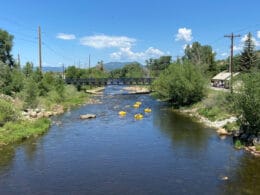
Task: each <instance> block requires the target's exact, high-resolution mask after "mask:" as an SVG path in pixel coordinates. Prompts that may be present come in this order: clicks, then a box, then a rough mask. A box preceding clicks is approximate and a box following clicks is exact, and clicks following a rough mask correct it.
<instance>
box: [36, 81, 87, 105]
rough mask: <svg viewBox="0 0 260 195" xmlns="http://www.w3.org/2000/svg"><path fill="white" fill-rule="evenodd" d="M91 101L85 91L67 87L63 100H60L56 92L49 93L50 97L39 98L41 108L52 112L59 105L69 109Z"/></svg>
mask: <svg viewBox="0 0 260 195" xmlns="http://www.w3.org/2000/svg"><path fill="white" fill-rule="evenodd" d="M88 99H89V95H88V94H86V93H85V92H84V91H77V89H76V88H75V87H74V86H70V85H66V86H65V90H64V96H63V98H60V97H59V96H58V94H57V92H55V91H51V92H49V94H48V96H46V97H40V98H39V102H40V103H39V105H40V107H43V108H46V109H47V110H52V108H53V107H55V106H56V105H57V104H58V105H61V106H63V107H64V109H65V110H66V109H68V108H70V107H75V106H77V105H80V104H83V103H85V102H86V101H87V100H88Z"/></svg>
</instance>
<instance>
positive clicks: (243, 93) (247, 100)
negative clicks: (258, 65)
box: [235, 72, 260, 134]
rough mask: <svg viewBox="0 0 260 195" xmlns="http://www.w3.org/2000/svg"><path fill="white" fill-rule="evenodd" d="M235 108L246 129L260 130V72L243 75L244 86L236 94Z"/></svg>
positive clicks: (254, 131)
mask: <svg viewBox="0 0 260 195" xmlns="http://www.w3.org/2000/svg"><path fill="white" fill-rule="evenodd" d="M235 108H236V111H237V114H238V117H239V124H240V125H241V127H242V129H243V130H244V131H246V132H247V133H250V134H257V133H258V132H260V72H254V73H248V74H245V75H243V86H242V87H241V89H240V90H239V93H237V94H235Z"/></svg>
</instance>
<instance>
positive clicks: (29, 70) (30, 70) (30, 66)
mask: <svg viewBox="0 0 260 195" xmlns="http://www.w3.org/2000/svg"><path fill="white" fill-rule="evenodd" d="M22 71H23V74H24V75H25V76H26V77H30V76H32V74H33V63H32V62H26V64H25V66H24V67H23V70H22Z"/></svg>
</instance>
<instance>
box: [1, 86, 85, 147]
mask: <svg viewBox="0 0 260 195" xmlns="http://www.w3.org/2000/svg"><path fill="white" fill-rule="evenodd" d="M89 97H90V96H89V95H88V94H86V93H85V92H83V91H77V89H76V88H75V87H74V86H65V90H64V95H63V97H59V96H58V94H57V93H56V92H55V91H51V92H50V93H49V94H48V96H45V97H38V99H37V107H38V108H42V109H45V110H46V111H50V112H52V113H55V112H56V113H62V112H64V111H65V110H67V109H69V108H71V107H75V106H78V105H82V104H84V103H86V102H88V100H89V99H90V98H89ZM0 100H1V101H0V110H1V111H0V147H1V146H4V145H8V144H12V143H15V142H19V141H21V140H24V139H27V138H29V137H32V136H38V135H41V134H43V133H45V132H46V131H48V129H49V127H50V125H51V120H50V119H49V118H31V119H29V120H28V119H27V120H26V119H25V118H24V117H22V114H21V113H22V111H23V109H22V108H23V104H24V102H23V101H22V100H21V99H12V98H9V99H1V98H0ZM57 109H60V110H61V112H57Z"/></svg>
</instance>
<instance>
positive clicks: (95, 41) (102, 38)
mask: <svg viewBox="0 0 260 195" xmlns="http://www.w3.org/2000/svg"><path fill="white" fill-rule="evenodd" d="M135 42H136V39H133V38H129V37H126V36H107V35H94V36H86V37H83V38H81V39H80V43H81V45H85V46H89V47H94V48H96V49H101V48H127V47H129V48H131V47H132V46H133V44H134V43H135Z"/></svg>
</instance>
